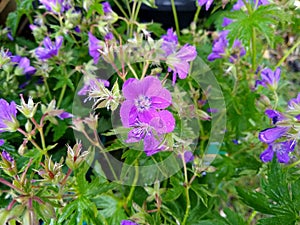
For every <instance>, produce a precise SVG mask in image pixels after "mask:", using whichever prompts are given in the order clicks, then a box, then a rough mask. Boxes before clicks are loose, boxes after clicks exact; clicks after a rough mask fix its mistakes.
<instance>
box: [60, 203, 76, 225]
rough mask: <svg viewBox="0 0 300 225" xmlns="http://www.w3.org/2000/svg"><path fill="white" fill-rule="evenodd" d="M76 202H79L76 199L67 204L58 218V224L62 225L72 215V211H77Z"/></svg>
mask: <svg viewBox="0 0 300 225" xmlns="http://www.w3.org/2000/svg"><path fill="white" fill-rule="evenodd" d="M78 202H79V200H78V199H76V200H75V201H73V202H71V203H68V204H67V205H66V206H65V207H64V208H63V210H62V213H61V215H60V217H59V218H58V223H59V224H60V223H62V222H63V221H65V220H67V219H68V218H69V217H70V216H71V215H72V214H73V213H74V211H76V210H77V208H78Z"/></svg>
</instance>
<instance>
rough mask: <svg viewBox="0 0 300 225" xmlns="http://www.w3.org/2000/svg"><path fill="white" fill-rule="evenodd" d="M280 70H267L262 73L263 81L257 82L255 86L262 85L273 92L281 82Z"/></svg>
mask: <svg viewBox="0 0 300 225" xmlns="http://www.w3.org/2000/svg"><path fill="white" fill-rule="evenodd" d="M280 72H281V71H280V68H279V67H277V68H276V70H275V71H274V72H273V71H272V70H271V69H269V68H266V69H264V70H262V71H261V78H262V80H257V81H256V83H255V86H256V87H257V86H258V85H262V86H264V87H266V88H270V89H271V90H274V91H275V90H276V89H277V86H278V82H279V80H280Z"/></svg>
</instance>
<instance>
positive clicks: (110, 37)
mask: <svg viewBox="0 0 300 225" xmlns="http://www.w3.org/2000/svg"><path fill="white" fill-rule="evenodd" d="M112 39H114V35H113V34H112V33H111V32H108V33H107V34H105V36H104V40H106V41H110V40H112Z"/></svg>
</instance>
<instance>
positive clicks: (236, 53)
mask: <svg viewBox="0 0 300 225" xmlns="http://www.w3.org/2000/svg"><path fill="white" fill-rule="evenodd" d="M244 55H246V50H245V48H244V47H243V46H242V42H240V41H239V40H234V42H233V45H232V53H231V54H230V57H229V61H230V62H231V63H234V62H235V61H236V60H237V59H238V58H240V57H242V56H244Z"/></svg>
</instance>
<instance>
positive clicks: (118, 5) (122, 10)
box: [114, 0, 131, 19]
mask: <svg viewBox="0 0 300 225" xmlns="http://www.w3.org/2000/svg"><path fill="white" fill-rule="evenodd" d="M127 2H128V1H127ZM114 3H115V4H116V6H117V7H118V8H119V9H120V11H121V13H123V15H124V16H125V17H126V18H127V19H128V18H129V17H128V14H127V13H126V12H125V10H124V9H123V7H122V6H121V4H120V3H119V0H114ZM128 11H129V13H130V12H131V11H130V8H128Z"/></svg>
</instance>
